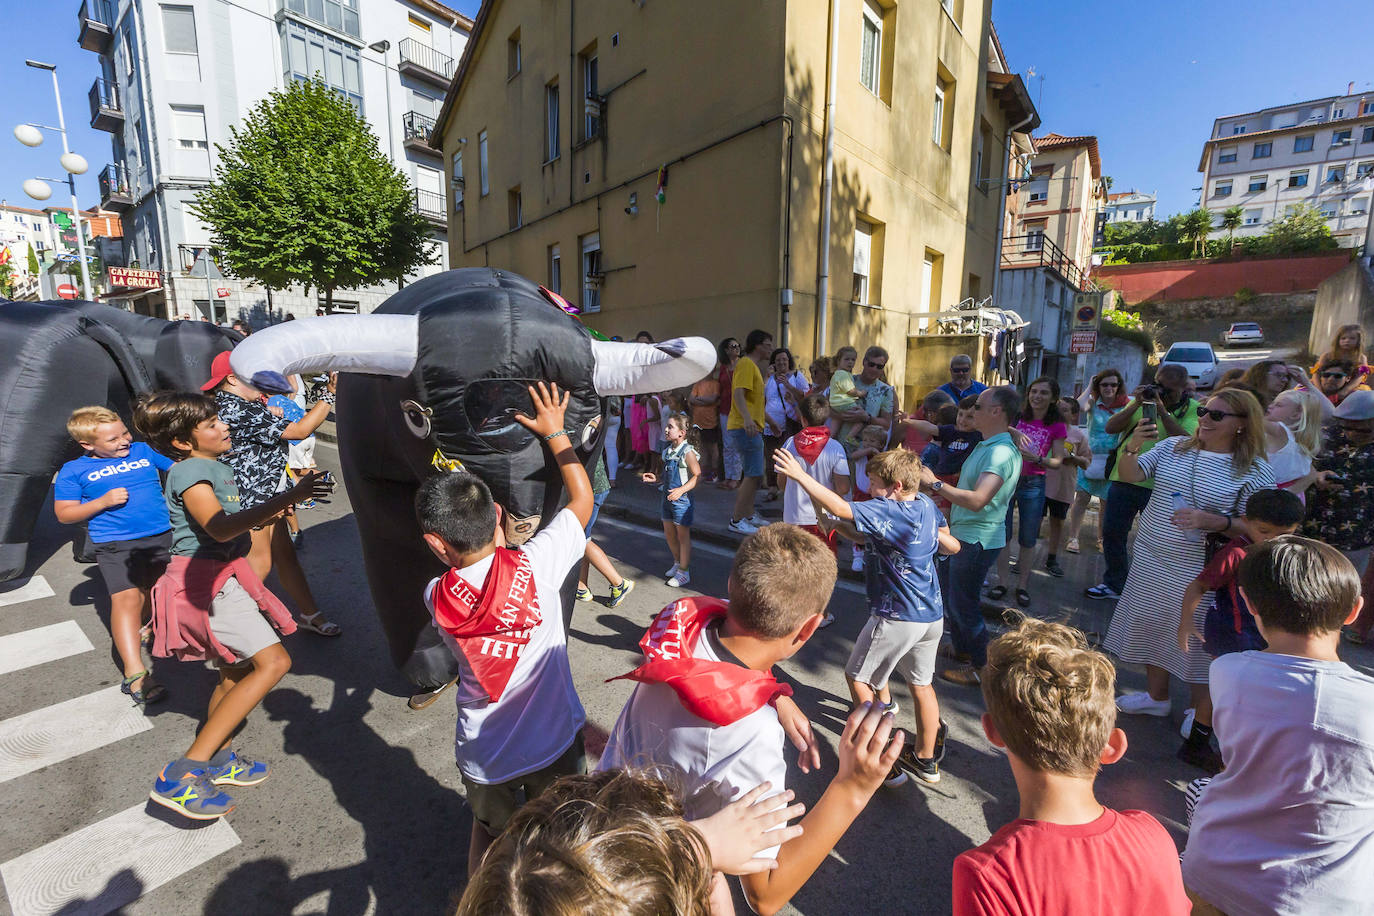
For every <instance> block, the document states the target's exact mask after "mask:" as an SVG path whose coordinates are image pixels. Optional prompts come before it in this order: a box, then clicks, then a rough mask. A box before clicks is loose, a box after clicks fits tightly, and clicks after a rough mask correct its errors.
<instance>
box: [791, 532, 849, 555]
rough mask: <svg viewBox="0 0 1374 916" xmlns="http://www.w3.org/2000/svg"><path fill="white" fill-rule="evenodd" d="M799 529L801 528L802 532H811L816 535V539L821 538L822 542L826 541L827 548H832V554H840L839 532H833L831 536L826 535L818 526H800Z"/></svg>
mask: <svg viewBox="0 0 1374 916" xmlns="http://www.w3.org/2000/svg"><path fill="white" fill-rule="evenodd" d="M799 527H800V528H801V530H803V531H809V532H811V533H812V534H814V535H815V536H816V537H818V538H820V539H821V540H822V541H824V542H825V546H827V547H829V548H830V552H831V553H836V554H837V553H838V552H839V546H840V536H839V533H838V532H836V531H832V532H830V533H829V534H825V533H823V532H822V531H821V529H820V528H819V527H817V526H816V525H801V526H799Z"/></svg>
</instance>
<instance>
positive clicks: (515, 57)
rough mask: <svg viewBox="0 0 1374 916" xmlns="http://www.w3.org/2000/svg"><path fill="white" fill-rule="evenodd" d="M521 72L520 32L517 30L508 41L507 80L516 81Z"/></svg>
mask: <svg viewBox="0 0 1374 916" xmlns="http://www.w3.org/2000/svg"><path fill="white" fill-rule="evenodd" d="M519 72H520V30H519V29H516V30H515V31H514V32H512V33H511V36H510V38H507V39H506V79H508V80H509V79H514V78H515V75H516V74H517V73H519Z"/></svg>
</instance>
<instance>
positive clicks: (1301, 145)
mask: <svg viewBox="0 0 1374 916" xmlns="http://www.w3.org/2000/svg"><path fill="white" fill-rule="evenodd" d="M1314 139H1316V134H1306V135H1304V136H1301V137H1294V138H1293V152H1295V153H1306V152H1308V151H1310V150H1311V149H1312V141H1313V140H1314Z"/></svg>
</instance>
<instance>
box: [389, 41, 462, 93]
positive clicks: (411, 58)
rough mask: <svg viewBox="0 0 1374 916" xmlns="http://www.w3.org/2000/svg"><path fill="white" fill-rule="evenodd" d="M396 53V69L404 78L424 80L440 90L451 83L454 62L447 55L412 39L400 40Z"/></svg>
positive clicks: (446, 87)
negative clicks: (397, 54) (397, 59)
mask: <svg viewBox="0 0 1374 916" xmlns="http://www.w3.org/2000/svg"><path fill="white" fill-rule="evenodd" d="M398 53H399V55H400V57H399V62H398V63H397V65H396V69H397V70H398V71H400V73H401V74H403V75H404V76H413V77H415V78H416V79H421V80H425V81H427V82H430V83H433V84H434V85H436V86H438V87H439V88H441V89H448V84H449V83H451V82H453V71H454V67H455V64H456V62H455V61H454V59H453V58H451V57H449V56H448V55H447V54H444V53H442V52H440V51H436V50H434V49H433V48H431V47H430V46H429V45H426V44H421V43H420V42H418V41H416V40H415V39H414V38H402V39H401V43H400V45H399V47H398Z"/></svg>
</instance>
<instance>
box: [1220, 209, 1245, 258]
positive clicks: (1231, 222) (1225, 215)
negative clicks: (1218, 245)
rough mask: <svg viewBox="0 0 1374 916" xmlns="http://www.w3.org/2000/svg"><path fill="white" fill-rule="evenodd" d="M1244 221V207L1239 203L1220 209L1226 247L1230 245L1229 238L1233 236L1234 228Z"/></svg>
mask: <svg viewBox="0 0 1374 916" xmlns="http://www.w3.org/2000/svg"><path fill="white" fill-rule="evenodd" d="M1244 221H1245V208H1244V207H1242V206H1241V205H1240V204H1236V206H1234V207H1227V208H1226V209H1225V210H1223V211H1221V228H1223V229H1225V230H1226V241H1227V247H1228V248H1229V247H1230V242H1231V240H1232V239H1234V238H1235V235H1236V230H1237V229H1239V228H1240V226H1241V223H1242V222H1244Z"/></svg>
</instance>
